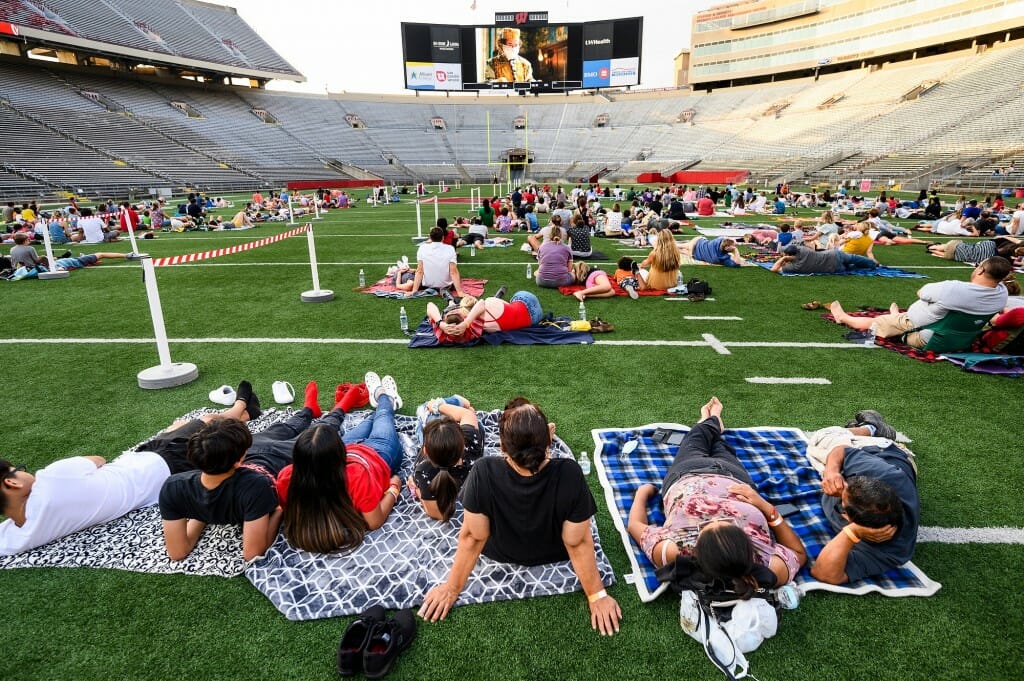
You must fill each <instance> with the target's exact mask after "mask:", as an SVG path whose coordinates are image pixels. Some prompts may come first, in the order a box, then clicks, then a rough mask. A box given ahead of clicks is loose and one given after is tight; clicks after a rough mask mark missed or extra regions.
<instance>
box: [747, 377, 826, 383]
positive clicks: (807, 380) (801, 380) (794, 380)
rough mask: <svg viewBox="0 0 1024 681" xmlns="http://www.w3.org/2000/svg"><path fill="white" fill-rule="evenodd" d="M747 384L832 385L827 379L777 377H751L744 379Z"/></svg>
mask: <svg viewBox="0 0 1024 681" xmlns="http://www.w3.org/2000/svg"><path fill="white" fill-rule="evenodd" d="M744 380H746V382H747V383H762V384H765V385H801V384H806V385H832V381H830V380H828V379H827V378H800V377H795V376H794V377H791V378H783V377H775V376H751V377H750V378H747V379H744Z"/></svg>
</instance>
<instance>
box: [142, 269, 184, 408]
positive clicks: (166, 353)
mask: <svg viewBox="0 0 1024 681" xmlns="http://www.w3.org/2000/svg"><path fill="white" fill-rule="evenodd" d="M137 257H138V258H139V259H140V260H142V276H143V279H145V281H146V298H147V299H148V300H149V314H150V316H151V317H152V318H153V334H154V335H155V336H156V350H157V354H158V355H159V356H160V364H159V365H158V366H155V367H150V368H149V369H143V370H142V371H140V372H139V373H138V374H137V375H136V378H137V379H138V382H139V387H140V388H145V389H147V390H156V389H159V388H173V387H174V386H178V385H185V384H186V383H191V382H192V381H194V380H196V379H197V378H199V369H197V368H196V365H195V364H191V363H189V362H172V361H171V348H170V345H169V344H168V342H167V329H166V327H165V326H164V312H163V307H162V306H161V305H160V291H159V289H158V288H157V285H156V268H155V267H154V266H153V259H152V258H151V257H150V256H149V254H148V253H138V254H137Z"/></svg>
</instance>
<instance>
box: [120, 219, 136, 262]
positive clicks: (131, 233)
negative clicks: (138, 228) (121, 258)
mask: <svg viewBox="0 0 1024 681" xmlns="http://www.w3.org/2000/svg"><path fill="white" fill-rule="evenodd" d="M121 215H122V216H124V224H125V225H127V227H128V241H130V242H131V244H132V253H138V252H139V243H138V242H137V241H136V240H135V225H133V224H132V214H131V213H129V212H128V211H127V209H125V208H122V209H121Z"/></svg>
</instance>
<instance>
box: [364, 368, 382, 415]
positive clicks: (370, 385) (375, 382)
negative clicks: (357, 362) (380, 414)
mask: <svg viewBox="0 0 1024 681" xmlns="http://www.w3.org/2000/svg"><path fill="white" fill-rule="evenodd" d="M363 383H365V384H366V391H367V392H368V393H370V406H371V407H376V406H377V392H378V391H379V390H380V389H381V380H380V376H378V375H377V372H375V371H367V372H366V376H364V377H363Z"/></svg>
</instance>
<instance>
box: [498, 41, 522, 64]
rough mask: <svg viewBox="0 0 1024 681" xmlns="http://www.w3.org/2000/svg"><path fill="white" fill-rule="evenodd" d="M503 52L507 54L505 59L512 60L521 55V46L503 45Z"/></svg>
mask: <svg viewBox="0 0 1024 681" xmlns="http://www.w3.org/2000/svg"><path fill="white" fill-rule="evenodd" d="M501 53H502V54H503V55H505V59H508V60H509V61H512V60H513V59H515V58H516V57H518V56H519V48H518V47H509V46H508V45H503V46H502V48H501Z"/></svg>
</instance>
